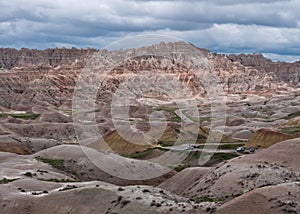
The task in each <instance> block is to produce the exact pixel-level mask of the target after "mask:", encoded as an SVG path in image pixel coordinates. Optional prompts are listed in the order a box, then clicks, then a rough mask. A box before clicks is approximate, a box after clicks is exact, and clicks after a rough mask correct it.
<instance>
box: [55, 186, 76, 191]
mask: <svg viewBox="0 0 300 214" xmlns="http://www.w3.org/2000/svg"><path fill="white" fill-rule="evenodd" d="M76 188H77V186H75V185H67V186H66V187H64V188H62V189H59V190H58V191H60V192H62V191H67V190H71V189H76Z"/></svg>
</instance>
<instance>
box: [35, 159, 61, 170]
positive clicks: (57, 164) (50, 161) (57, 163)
mask: <svg viewBox="0 0 300 214" xmlns="http://www.w3.org/2000/svg"><path fill="white" fill-rule="evenodd" d="M37 159H38V160H40V161H42V162H44V163H47V164H50V165H51V166H53V167H54V168H57V169H60V170H65V166H64V160H59V159H49V158H41V157H39V158H37Z"/></svg>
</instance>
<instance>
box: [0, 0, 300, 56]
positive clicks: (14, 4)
mask: <svg viewBox="0 0 300 214" xmlns="http://www.w3.org/2000/svg"><path fill="white" fill-rule="evenodd" d="M0 8H1V13H0V46H2V47H15V48H21V47H28V48H38V49H44V48H48V47H63V46H64V47H72V46H75V47H96V48H102V47H104V46H106V45H107V44H109V43H110V42H113V41H116V40H118V39H122V38H126V37H128V36H133V35H138V34H144V33H151V34H152V33H154V34H164V35H168V36H173V37H178V38H180V39H183V40H186V41H189V42H192V43H195V44H196V45H197V46H200V47H204V48H208V49H210V50H212V51H218V52H224V53H239V52H262V53H268V54H269V56H273V55H276V56H278V55H279V56H280V55H289V56H290V57H289V59H294V58H295V59H297V58H298V59H300V57H298V55H300V13H299V11H300V1H298V0H275V1H274V0H239V1H235V0H223V1H218V0H210V1H208V0H207V1H206V0H198V1H196V0H190V1H171V0H170V1H168V0H161V1H158V0H135V1H133V0H129V1H125V0H102V1H97V0H87V1H75V0H57V1H50V0H40V1H35V0H28V1H21V0H10V1H1V2H0ZM293 56H294V57H293ZM277 58H278V57H277ZM282 58H284V56H283V57H282ZM284 59H286V58H284Z"/></svg>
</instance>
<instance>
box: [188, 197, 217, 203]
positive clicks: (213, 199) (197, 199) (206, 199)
mask: <svg viewBox="0 0 300 214" xmlns="http://www.w3.org/2000/svg"><path fill="white" fill-rule="evenodd" d="M194 201H195V202H196V203H201V202H218V201H219V200H218V199H216V198H210V197H201V198H196V199H195V200H194Z"/></svg>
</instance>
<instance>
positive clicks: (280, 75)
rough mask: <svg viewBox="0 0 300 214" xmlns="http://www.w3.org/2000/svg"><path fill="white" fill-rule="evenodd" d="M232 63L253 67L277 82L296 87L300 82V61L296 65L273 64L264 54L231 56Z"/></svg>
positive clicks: (285, 63)
mask: <svg viewBox="0 0 300 214" xmlns="http://www.w3.org/2000/svg"><path fill="white" fill-rule="evenodd" d="M228 58H229V59H230V60H231V61H232V62H239V63H241V64H242V65H243V66H247V67H252V68H255V69H257V70H258V71H259V72H261V73H268V74H269V75H272V77H273V78H274V79H275V80H276V81H283V82H286V83H288V84H290V85H294V86H296V85H297V84H298V83H299V81H300V61H297V62H294V63H287V62H273V61H272V60H270V59H267V58H265V57H264V56H263V55H262V54H248V55H246V54H240V55H229V56H228Z"/></svg>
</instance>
